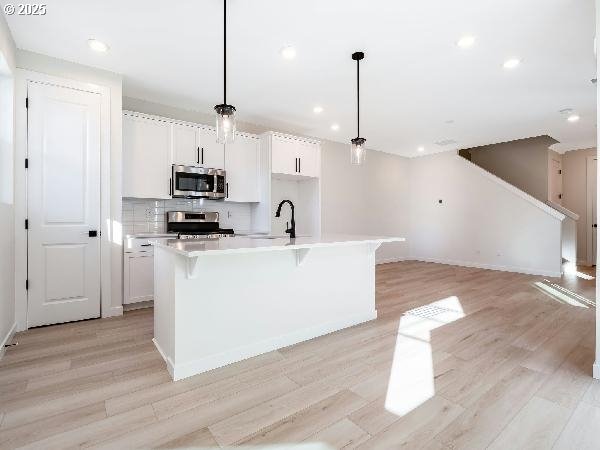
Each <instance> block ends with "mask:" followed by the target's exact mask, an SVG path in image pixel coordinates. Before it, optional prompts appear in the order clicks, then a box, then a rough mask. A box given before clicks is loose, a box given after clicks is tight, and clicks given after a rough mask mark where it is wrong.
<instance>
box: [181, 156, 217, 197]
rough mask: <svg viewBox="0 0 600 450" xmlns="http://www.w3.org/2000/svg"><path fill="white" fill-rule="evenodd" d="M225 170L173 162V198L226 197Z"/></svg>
mask: <svg viewBox="0 0 600 450" xmlns="http://www.w3.org/2000/svg"><path fill="white" fill-rule="evenodd" d="M225 186H226V185H225V171H224V170H221V169H206V168H204V167H194V166H179V165H176V164H173V169H172V175H171V197H173V198H208V199H213V200H219V199H223V198H225Z"/></svg>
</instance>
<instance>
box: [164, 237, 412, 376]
mask: <svg viewBox="0 0 600 450" xmlns="http://www.w3.org/2000/svg"><path fill="white" fill-rule="evenodd" d="M403 240H404V239H403V238H399V237H375V236H345V235H330V236H321V237H298V238H296V239H289V238H273V237H268V236H263V237H260V236H253V237H240V236H236V237H228V238H222V239H211V240H177V239H169V240H166V241H165V240H163V241H157V242H156V243H155V251H154V343H155V345H156V347H157V349H158V351H159V352H160V353H161V355H162V356H163V358H164V359H165V361H166V363H167V368H168V370H169V373H170V374H171V376H172V378H173V379H174V380H179V379H182V378H186V377H189V376H192V375H195V374H198V373H202V372H206V371H208V370H211V369H215V368H217V367H221V366H224V365H227V364H231V363H234V362H236V361H241V360H243V359H246V358H250V357H252V356H256V355H260V354H262V353H266V352H269V351H272V350H276V349H278V348H281V347H286V346H288V345H292V344H295V343H298V342H302V341H305V340H308V339H311V338H314V337H317V336H322V335H324V334H327V333H331V332H333V331H336V330H340V329H343V328H346V327H350V326H352V325H356V324H359V323H362V322H366V321H369V320H372V319H375V318H376V317H377V310H376V309H375V250H376V249H377V248H378V247H379V246H380V245H381V244H382V243H385V242H398V241H403Z"/></svg>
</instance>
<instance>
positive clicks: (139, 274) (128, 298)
mask: <svg viewBox="0 0 600 450" xmlns="http://www.w3.org/2000/svg"><path fill="white" fill-rule="evenodd" d="M123 275H124V276H123V281H124V286H123V288H124V289H123V291H124V292H123V294H124V295H123V303H124V304H129V303H137V302H146V301H149V300H154V256H153V254H152V253H125V264H124V274H123Z"/></svg>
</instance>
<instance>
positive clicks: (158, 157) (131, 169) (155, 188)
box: [123, 114, 172, 198]
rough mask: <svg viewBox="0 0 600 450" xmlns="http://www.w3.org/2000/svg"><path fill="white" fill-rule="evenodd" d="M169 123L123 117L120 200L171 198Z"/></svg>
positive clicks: (138, 117)
mask: <svg viewBox="0 0 600 450" xmlns="http://www.w3.org/2000/svg"><path fill="white" fill-rule="evenodd" d="M171 132H172V126H171V123H169V122H165V121H163V120H158V119H153V118H147V117H142V116H135V115H130V114H124V115H123V197H137V198H170V195H169V194H170V192H169V191H170V178H171Z"/></svg>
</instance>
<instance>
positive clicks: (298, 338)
mask: <svg viewBox="0 0 600 450" xmlns="http://www.w3.org/2000/svg"><path fill="white" fill-rule="evenodd" d="M376 318H377V310H373V311H370V312H368V313H364V314H358V315H352V316H349V317H346V318H344V319H342V320H337V321H335V322H329V323H325V324H321V325H318V326H315V327H310V328H306V329H302V330H298V331H295V332H292V333H288V334H286V335H283V336H278V337H275V338H272V339H267V340H264V341H260V342H256V343H253V344H248V345H244V346H241V347H237V348H235V349H233V350H230V351H227V352H223V353H219V354H216V355H210V356H207V357H205V358H202V359H196V360H193V361H187V362H184V363H181V364H174V363H173V361H172V360H171V358H169V357H168V356H167V355H166V354H165V353H164V352H163V351H162V349H161V348H160V345H159V344H158V343H157V342H156V340H154V339H153V341H154V345H155V346H156V348H157V349H158V351H159V353H160V354H161V356H162V357H163V359H164V360H165V362H166V363H167V369H168V370H169V373H170V374H171V377H172V378H173V380H175V381H177V380H182V379H184V378H187V377H191V376H192V375H197V374H199V373H202V372H208V371H209V370H213V369H217V368H219V367H223V366H227V365H229V364H233V363H235V362H238V361H242V360H244V359H248V358H252V357H254V356H258V355H262V354H263V353H268V352H271V351H273V350H277V349H279V348H283V347H288V346H290V345H294V344H298V343H299V342H304V341H308V340H309V339H313V338H316V337H319V336H323V335H325V334H329V333H332V332H334V331H339V330H342V329H344V328H348V327H352V326H354V325H358V324H361V323H363V322H368V321H370V320H374V319H376Z"/></svg>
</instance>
